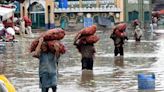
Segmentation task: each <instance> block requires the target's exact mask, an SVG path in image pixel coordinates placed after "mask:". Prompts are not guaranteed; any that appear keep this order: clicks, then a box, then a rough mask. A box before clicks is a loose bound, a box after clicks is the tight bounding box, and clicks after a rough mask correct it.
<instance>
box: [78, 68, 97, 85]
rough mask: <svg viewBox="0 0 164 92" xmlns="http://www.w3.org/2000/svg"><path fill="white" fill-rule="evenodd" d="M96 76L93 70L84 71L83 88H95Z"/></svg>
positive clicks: (82, 77)
mask: <svg viewBox="0 0 164 92" xmlns="http://www.w3.org/2000/svg"><path fill="white" fill-rule="evenodd" d="M94 85H95V82H94V75H93V71H91V70H83V71H82V74H81V86H86V87H89V86H94Z"/></svg>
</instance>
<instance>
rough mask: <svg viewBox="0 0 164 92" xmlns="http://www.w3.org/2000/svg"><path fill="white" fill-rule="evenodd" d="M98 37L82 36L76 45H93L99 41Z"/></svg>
mask: <svg viewBox="0 0 164 92" xmlns="http://www.w3.org/2000/svg"><path fill="white" fill-rule="evenodd" d="M99 39H100V38H99V37H98V36H97V35H90V36H83V37H81V38H80V39H79V42H78V43H77V45H82V44H94V43H96V42H97V41H99Z"/></svg>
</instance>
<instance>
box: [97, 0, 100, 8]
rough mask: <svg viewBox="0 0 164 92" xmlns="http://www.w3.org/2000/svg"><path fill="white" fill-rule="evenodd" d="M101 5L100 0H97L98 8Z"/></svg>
mask: <svg viewBox="0 0 164 92" xmlns="http://www.w3.org/2000/svg"><path fill="white" fill-rule="evenodd" d="M99 6H100V0H96V8H99Z"/></svg>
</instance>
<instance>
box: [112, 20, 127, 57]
mask: <svg viewBox="0 0 164 92" xmlns="http://www.w3.org/2000/svg"><path fill="white" fill-rule="evenodd" d="M126 27H127V25H126V23H120V24H117V25H116V27H115V28H114V29H113V33H112V34H111V36H110V38H111V39H113V41H114V46H115V49H114V55H115V56H117V55H118V54H119V53H120V55H121V56H123V55H124V50H123V45H124V41H125V39H127V40H128V38H127V35H126V32H125V30H126Z"/></svg>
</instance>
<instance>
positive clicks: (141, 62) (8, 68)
mask: <svg viewBox="0 0 164 92" xmlns="http://www.w3.org/2000/svg"><path fill="white" fill-rule="evenodd" d="M76 33H77V32H69V33H67V35H66V36H65V38H64V39H63V40H61V41H62V42H63V43H64V44H65V46H66V48H67V52H66V53H65V54H64V55H62V56H61V57H60V62H59V69H58V70H59V76H58V79H59V80H58V92H72V91H74V92H164V69H163V68H162V67H164V35H156V34H153V33H150V32H144V37H142V41H141V42H139V43H136V42H135V41H134V40H133V37H132V32H131V31H128V33H129V40H128V41H126V42H125V45H124V52H125V55H124V57H119V56H118V57H114V54H113V49H114V47H113V41H112V40H111V39H110V30H109V31H107V30H106V31H104V30H98V31H97V34H98V35H99V36H100V41H99V42H98V43H96V44H95V47H96V51H97V52H96V55H95V62H94V69H93V71H82V70H81V62H80V59H81V57H80V54H79V53H78V51H77V49H76V48H75V46H73V38H74V36H75V34H76ZM37 36H38V33H34V34H33V36H26V37H20V36H17V39H18V40H19V41H18V42H14V43H3V42H0V61H2V62H4V64H5V68H4V74H5V75H6V76H7V77H8V78H9V80H10V81H11V82H12V83H13V85H14V86H15V88H16V90H17V92H40V89H39V78H38V62H39V61H38V59H36V58H33V57H32V56H31V54H30V53H29V51H28V48H29V46H30V43H31V41H32V40H33V39H34V38H35V37H37ZM139 73H145V74H147V73H154V74H155V76H156V80H155V82H156V88H155V90H151V91H150V90H149V91H145V90H138V83H137V75H138V74H139Z"/></svg>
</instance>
